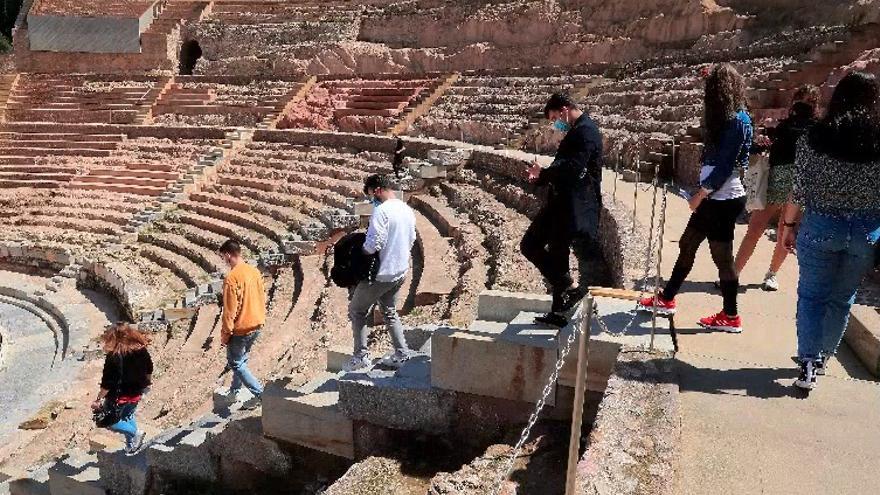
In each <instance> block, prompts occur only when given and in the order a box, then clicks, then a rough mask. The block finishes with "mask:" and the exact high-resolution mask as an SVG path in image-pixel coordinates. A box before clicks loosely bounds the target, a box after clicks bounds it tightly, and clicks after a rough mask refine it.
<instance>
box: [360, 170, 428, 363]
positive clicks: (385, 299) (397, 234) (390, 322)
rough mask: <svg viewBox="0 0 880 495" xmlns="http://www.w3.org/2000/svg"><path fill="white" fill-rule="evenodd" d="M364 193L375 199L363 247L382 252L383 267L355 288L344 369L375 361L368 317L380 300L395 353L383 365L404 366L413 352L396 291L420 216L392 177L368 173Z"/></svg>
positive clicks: (400, 283)
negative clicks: (397, 189)
mask: <svg viewBox="0 0 880 495" xmlns="http://www.w3.org/2000/svg"><path fill="white" fill-rule="evenodd" d="M364 194H365V195H367V196H368V197H369V198H370V199H371V201H372V203H373V207H374V208H373V214H372V216H371V217H370V226H369V228H368V229H367V238H366V241H365V242H364V247H363V250H364V253H366V254H375V253H377V252H378V253H379V270H378V272H376V279H375V280H362V281H360V282H359V283H358V285H357V286H355V288H354V289H353V290H352V292H351V301H350V302H349V306H348V316H349V318H350V319H351V328H352V334H353V337H354V353H353V355H352V358H351V360H350V361H349V362H348V363H347V364H346V365H345V367H344V369H345V371H355V370H358V369H362V368H366V367H368V366H370V365H371V364H372V360H371V359H370V353H369V351H368V350H367V315H369V314H370V312H371V311H372V309H373V306H375V305H376V304H378V305H379V309H380V310H381V311H382V316H383V317H384V319H385V327H386V328H387V329H388V333H389V334H391V341H392V343H393V344H394V353H393V354H392V355H391V356H389V357H388V358H387V359H386V360H385V361H384V362H383V364H386V365H390V366H400V365H401V364H402V363H403V362H404V361H406V360H407V359H408V358H409V352H410V351H409V348H408V347H407V345H406V339H405V338H404V335H403V325H402V324H401V323H400V317H399V316H398V315H397V295H398V293H399V292H400V288H401V287H403V282H404V280H405V279H406V274H407V272H408V271H409V262H410V254H411V253H412V247H413V244H414V243H415V241H416V217H415V214H413V211H412V209H410V207H409V206H407V204H406V203H404V202H403V201H401V200H399V199H397V195H396V194H395V193H394V190H393V189H392V184H391V179H390V178H388V177H387V176H384V175H372V176H370V177H367V179H366V181H364Z"/></svg>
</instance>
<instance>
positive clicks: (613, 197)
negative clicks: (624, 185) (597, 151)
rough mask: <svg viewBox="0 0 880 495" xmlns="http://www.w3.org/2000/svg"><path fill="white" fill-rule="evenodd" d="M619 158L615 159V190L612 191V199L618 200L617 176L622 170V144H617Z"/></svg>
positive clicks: (616, 149)
mask: <svg viewBox="0 0 880 495" xmlns="http://www.w3.org/2000/svg"><path fill="white" fill-rule="evenodd" d="M615 151H616V154H617V159H615V160H614V191H613V192H612V193H611V201H612V202H614V201H617V177H618V173H619V171H620V146H615Z"/></svg>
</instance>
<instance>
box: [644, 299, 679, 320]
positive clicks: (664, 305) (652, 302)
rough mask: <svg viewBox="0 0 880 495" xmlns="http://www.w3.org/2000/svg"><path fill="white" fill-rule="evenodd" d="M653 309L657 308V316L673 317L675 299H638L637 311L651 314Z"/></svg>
mask: <svg viewBox="0 0 880 495" xmlns="http://www.w3.org/2000/svg"><path fill="white" fill-rule="evenodd" d="M654 308H657V314H658V315H674V314H675V299H670V300H666V299H663V296H657V297H654V296H650V297H643V298H642V299H639V307H638V309H639V311H647V312H649V313H651V312H653V311H654Z"/></svg>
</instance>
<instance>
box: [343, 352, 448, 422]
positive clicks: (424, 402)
mask: <svg viewBox="0 0 880 495" xmlns="http://www.w3.org/2000/svg"><path fill="white" fill-rule="evenodd" d="M454 396H455V394H454V393H452V392H449V391H447V390H441V389H436V388H433V387H431V360H430V358H429V357H428V356H416V357H414V358H412V359H410V360H409V361H407V362H406V363H404V365H403V366H402V367H401V368H400V369H399V370H397V371H384V370H379V369H373V370H369V371H367V372H363V373H348V374H346V375H343V376H342V378H340V380H339V408H340V410H341V411H342V412H343V413H344V414H345V415H346V416H348V417H349V418H351V419H353V420H356V421H366V422H368V423H371V424H374V425H379V426H384V427H386V428H393V429H396V430H418V431H425V432H431V433H438V432H443V431H447V430H448V429H449V427H450V423H451V420H452V418H453V416H454V410H455V397H454Z"/></svg>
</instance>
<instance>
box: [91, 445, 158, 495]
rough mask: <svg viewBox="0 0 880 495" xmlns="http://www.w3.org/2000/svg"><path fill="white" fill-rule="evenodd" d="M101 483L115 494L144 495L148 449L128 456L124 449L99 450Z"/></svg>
mask: <svg viewBox="0 0 880 495" xmlns="http://www.w3.org/2000/svg"><path fill="white" fill-rule="evenodd" d="M97 455H98V471H99V473H100V479H101V483H102V484H103V485H104V487H106V488H107V491H108V492H110V493H112V494H113V495H144V494H145V493H146V491H147V479H148V475H149V467H148V465H147V455H146V450H141V451H140V452H138V453H137V454H136V455H133V456H131V457H128V456H126V455H125V453H124V452H123V451H122V449H121V448H120V449H116V450H102V451H99V452H97Z"/></svg>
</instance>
